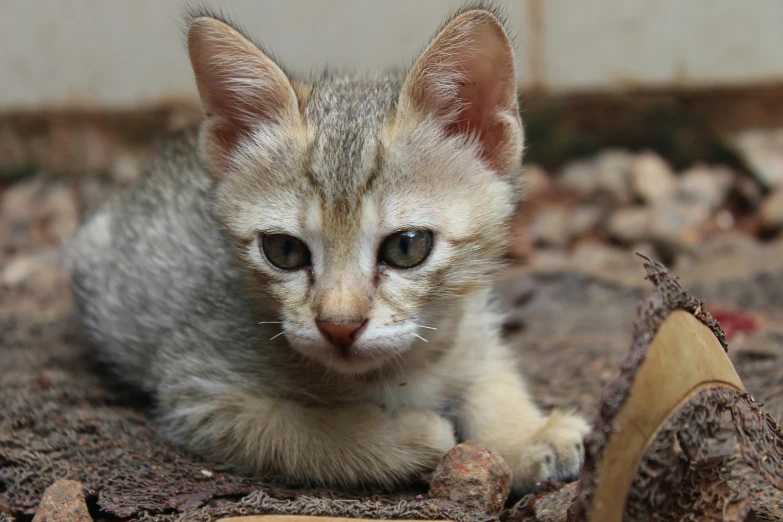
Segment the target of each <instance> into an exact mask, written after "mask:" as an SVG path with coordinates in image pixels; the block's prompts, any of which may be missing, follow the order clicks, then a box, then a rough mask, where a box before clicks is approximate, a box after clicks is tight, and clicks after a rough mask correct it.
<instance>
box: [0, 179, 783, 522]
mask: <svg viewBox="0 0 783 522" xmlns="http://www.w3.org/2000/svg"><path fill="white" fill-rule="evenodd" d="M125 182H126V181H123V180H117V179H114V180H107V179H106V178H105V177H101V176H82V177H80V178H73V179H69V180H65V179H63V178H60V177H54V176H52V175H51V172H50V171H45V172H42V173H40V174H39V175H38V176H36V177H34V178H25V179H23V180H20V181H16V182H14V183H12V184H9V185H7V186H6V187H5V188H0V198H2V205H0V285H2V287H0V368H3V369H5V371H3V372H0V512H5V513H7V514H9V515H13V516H14V517H16V518H17V519H18V520H28V519H29V517H30V516H32V515H33V514H34V513H35V511H36V509H37V507H38V504H39V502H40V499H41V497H42V495H43V493H44V490H45V489H46V488H47V487H48V486H50V485H51V484H53V483H54V482H55V481H57V480H59V479H62V478H68V479H72V480H77V481H80V482H81V483H83V484H84V486H85V494H86V502H87V505H88V506H89V508H90V510H91V513H93V516H99V517H102V518H105V519H107V520H112V519H114V518H116V517H123V518H131V519H151V518H152V519H155V520H160V521H164V520H166V521H168V520H174V519H176V518H178V517H180V516H184V518H185V519H196V518H198V519H200V520H212V519H216V518H219V517H220V516H227V515H241V514H256V513H259V514H260V513H319V514H329V515H340V516H359V515H375V516H380V515H383V516H387V517H388V516H406V517H412V518H416V517H417V518H421V519H434V518H451V519H453V520H481V519H482V517H484V518H483V519H487V520H489V519H492V517H491V516H488V515H481V514H477V513H476V512H470V511H466V510H465V509H464V508H463V507H460V506H458V505H456V504H454V503H451V502H447V501H440V500H434V499H430V498H428V496H427V493H426V491H427V490H426V485H424V484H418V485H413V486H412V487H411V488H410V489H408V490H405V491H396V492H386V491H333V490H314V489H308V488H302V487H295V486H291V485H287V484H282V483H280V482H278V481H276V480H274V479H273V478H255V479H250V478H247V477H243V476H239V475H236V474H235V473H233V472H232V471H231V470H229V469H226V468H223V467H221V466H220V465H218V464H217V463H211V462H205V461H203V460H201V459H199V458H197V457H196V456H193V455H188V454H186V453H183V452H182V451H180V450H179V449H177V448H175V447H172V446H170V445H168V444H167V443H165V442H163V441H161V440H160V438H159V437H158V435H157V431H158V427H157V426H156V425H155V423H154V422H153V421H151V420H150V416H149V410H148V405H147V404H146V403H145V402H144V401H143V400H142V399H141V398H138V397H135V396H133V395H129V394H127V393H126V392H125V391H124V390H119V389H116V388H114V387H113V386H112V383H107V382H104V381H103V380H102V378H101V375H102V374H101V372H100V369H98V368H96V367H95V366H94V365H93V364H92V362H91V359H90V357H89V354H88V353H87V352H86V351H85V349H84V347H83V344H82V343H81V340H80V334H79V330H78V326H77V322H76V320H75V318H74V317H73V309H72V304H71V299H70V294H69V290H68V280H67V274H65V272H64V269H63V267H62V256H61V247H62V245H63V244H64V243H65V242H67V240H68V238H69V237H70V236H71V235H72V234H73V232H74V230H75V228H76V226H78V223H79V221H80V220H81V219H82V218H83V216H84V215H85V213H87V212H89V211H90V210H91V209H92V208H94V207H95V205H96V204H98V203H99V202H100V201H102V200H103V199H105V197H106V196H107V194H109V193H110V192H111V191H113V190H115V189H116V188H117V187H118V186H121V185H122V184H123V183H125ZM9 202H10V203H13V204H10V203H9ZM616 254H617V255H619V263H615V264H614V265H613V266H612V268H611V269H605V268H601V266H590V267H588V266H585V265H584V263H582V262H581V261H580V260H579V259H578V258H575V257H574V256H572V255H571V253H570V252H569V251H564V252H562V253H561V254H559V257H558V259H559V261H558V262H557V263H555V262H545V261H546V259H545V258H543V257H542V258H540V259H539V261H537V262H533V261H530V262H524V263H517V264H514V265H513V266H511V267H510V268H509V269H508V271H507V272H506V273H505V275H504V278H503V280H502V281H501V282H500V284H499V285H498V289H499V291H498V299H499V301H500V306H501V308H502V309H503V310H505V311H506V312H507V317H506V319H505V322H504V331H505V334H506V337H507V340H508V342H509V344H510V345H511V346H513V347H514V349H515V350H516V352H517V353H518V354H519V364H520V366H521V367H522V368H523V369H524V372H525V374H526V376H527V380H528V384H529V386H530V389H531V391H532V394H533V395H534V397H535V399H536V400H537V401H539V403H540V404H542V405H543V406H544V407H545V408H555V407H578V408H579V409H580V410H582V411H583V412H584V413H585V414H586V415H587V416H588V417H590V418H594V417H595V415H596V411H597V405H598V404H599V400H600V398H601V396H602V393H603V391H604V388H605V387H606V385H607V383H608V382H610V380H612V379H614V378H615V377H616V376H617V374H618V371H619V367H620V364H621V362H622V361H623V360H624V358H625V357H626V355H627V354H628V351H629V348H630V346H631V340H632V339H631V333H632V325H633V322H634V319H635V317H636V311H637V305H638V303H639V301H640V299H641V298H642V297H643V296H644V295H645V294H646V293H647V292H648V291H649V290H650V286H649V285H648V283H646V282H645V281H644V279H643V276H644V271H643V270H642V266H641V260H640V259H638V258H637V257H635V256H634V255H633V253H632V251H631V250H630V249H627V248H623V249H619V250H617V252H616ZM678 273H679V274H680V275H681V276H682V278H681V281H682V284H683V285H684V286H685V287H686V288H687V289H688V290H689V291H691V292H692V293H693V294H694V295H695V296H697V297H699V298H701V299H703V300H705V301H706V302H707V305H708V307H709V308H710V309H711V310H712V309H714V310H716V311H717V312H716V314H715V315H716V317H719V318H721V319H720V320H721V321H724V322H725V323H726V325H727V328H726V330H727V332H730V334H731V338H730V342H729V355H730V357H731V359H732V361H733V363H734V365H735V367H736V369H737V372H738V374H739V375H740V377H741V378H742V380H743V382H744V383H745V386H746V388H747V389H748V391H750V392H751V393H752V394H753V395H754V396H755V397H756V399H757V400H758V401H760V402H764V403H766V406H765V408H766V410H767V411H769V412H770V413H771V414H772V415H774V416H776V417H777V418H778V419H783V393H781V390H782V389H783V238H781V237H779V236H777V237H772V238H766V239H765V241H763V242H754V243H752V245H751V246H750V247H749V248H739V249H735V248H730V249H727V250H726V251H721V252H720V253H716V254H715V255H712V256H710V257H709V259H701V260H699V262H698V263H693V264H692V265H690V266H687V265H685V264H684V265H683V266H682V268H681V269H678ZM733 466H734V469H735V470H736V472H737V473H739V474H740V475H741V476H743V477H744V478H745V479H746V480H747V482H748V485H749V488H750V491H751V499H752V506H753V510H754V512H755V514H756V516H757V517H758V519H759V520H778V519H780V518H781V517H783V510H782V509H781V508H779V507H778V506H779V505H783V496H781V495H780V493H779V492H777V491H776V490H774V489H773V488H771V487H769V485H768V484H767V482H766V481H764V480H763V479H762V478H761V477H760V476H758V474H756V472H754V471H753V470H751V469H750V468H749V467H747V466H745V465H743V464H742V463H741V461H739V460H737V461H736V463H735V464H733ZM572 495H573V486H565V485H563V484H543V485H542V486H541V490H540V491H538V492H537V493H536V494H534V495H530V496H528V497H526V498H524V499H512V500H511V501H510V503H509V504H508V505H507V510H506V511H504V512H503V514H502V515H501V518H503V519H508V520H540V521H543V520H564V518H562V517H564V516H565V512H564V511H563V506H564V505H567V504H568V503H569V502H570V500H569V499H570V498H571V496H572ZM0 516H6V515H0Z"/></svg>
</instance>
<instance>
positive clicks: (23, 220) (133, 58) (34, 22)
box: [0, 0, 783, 285]
mask: <svg viewBox="0 0 783 522" xmlns="http://www.w3.org/2000/svg"><path fill="white" fill-rule="evenodd" d="M461 3H462V2H459V1H451V0H428V1H427V2H421V1H418V0H397V1H394V2H391V1H386V2H382V1H365V0H288V1H285V2H282V1H263V0H225V1H217V0H209V1H204V2H200V4H203V5H206V6H209V7H212V8H217V9H219V10H222V11H223V12H225V13H226V14H228V15H229V16H230V17H232V18H233V19H234V20H236V21H238V22H239V23H240V24H241V25H242V26H243V27H244V28H245V29H246V31H247V32H248V33H249V34H250V35H252V36H253V37H254V38H256V39H257V40H258V41H260V42H262V43H263V44H264V45H265V46H267V48H269V49H271V50H272V51H273V52H274V54H275V55H276V56H277V57H278V59H280V60H281V61H282V62H283V63H284V64H285V65H286V66H287V68H288V69H290V70H293V71H295V72H296V71H299V72H308V71H312V70H321V69H323V68H324V67H325V66H327V65H328V66H329V68H330V69H333V70H345V71H349V72H358V73H362V72H373V71H379V70H382V69H383V68H385V67H389V66H395V65H396V66H400V65H402V66H405V65H406V64H409V63H410V62H411V61H412V60H413V59H414V58H415V57H416V56H417V53H418V52H419V51H420V49H421V48H422V46H423V45H424V44H425V43H426V41H427V39H428V38H430V36H431V35H432V34H433V32H434V30H435V29H436V28H437V27H438V25H439V24H440V23H441V22H442V21H443V19H444V18H445V17H446V16H447V15H448V13H449V12H450V11H452V10H454V9H456V8H458V7H459V6H460V5H461ZM498 3H499V4H500V5H501V6H502V7H503V8H504V9H505V11H506V13H507V16H508V25H509V27H510V28H511V30H512V32H513V33H514V36H515V38H516V45H517V67H518V72H519V86H520V99H521V101H522V112H523V118H524V120H525V123H526V128H527V135H528V148H527V156H526V166H527V171H528V189H529V202H528V204H527V205H525V206H524V207H522V209H521V210H520V213H519V216H518V219H517V223H516V229H515V239H514V241H513V243H512V244H511V247H510V255H511V257H513V258H514V259H516V260H518V261H519V262H521V263H522V264H524V265H526V266H531V267H536V266H540V267H547V268H550V269H551V268H552V267H568V266H573V265H574V264H575V263H576V264H578V265H579V266H581V267H582V268H585V269H590V270H597V271H607V270H608V271H615V270H618V269H619V268H622V267H626V266H628V265H629V264H630V265H632V266H634V267H635V268H638V263H634V262H633V260H632V258H631V257H629V256H630V253H631V252H632V251H634V250H641V251H643V252H645V253H648V254H650V255H652V256H654V257H656V258H658V259H661V260H663V261H664V262H666V263H668V264H669V265H671V266H674V267H676V268H681V269H682V268H684V267H687V266H694V265H696V266H699V265H700V263H704V262H706V261H708V260H713V259H714V258H715V256H717V255H723V254H724V253H726V254H727V255H732V254H733V253H736V252H748V251H749V252H753V253H757V255H756V257H765V256H766V257H769V255H770V254H769V252H767V251H763V250H756V249H764V248H771V247H770V245H778V244H780V243H781V229H783V130H778V129H783V31H781V30H780V27H781V22H783V2H780V1H779V0H752V1H749V2H736V1H734V0H689V1H688V2H682V1H680V0H659V1H656V2H649V1H645V0H593V1H592V2H582V1H580V0H546V1H544V0H515V1H506V2H503V1H500V2H498ZM185 6H186V4H185V2H181V1H179V0H115V1H112V2H105V1H101V0H69V1H68V2H62V1H60V0H36V1H35V2H30V1H29V0H4V1H3V2H0V24H2V31H0V191H2V193H1V194H2V198H3V199H2V210H1V212H2V214H1V215H0V227H2V228H0V232H4V234H3V235H2V237H3V239H2V241H3V242H4V250H3V252H4V254H3V255H4V257H6V260H5V261H6V263H4V265H5V267H6V268H5V269H4V270H3V272H2V273H0V283H3V284H6V285H13V284H18V283H21V282H24V281H27V280H28V278H29V277H30V275H31V274H33V273H36V272H35V271H36V268H35V267H36V266H42V267H46V266H49V263H50V262H52V260H54V259H56V258H57V256H56V255H55V254H54V253H53V252H54V251H55V250H56V247H57V246H58V245H59V244H60V243H61V242H62V240H64V239H66V238H67V237H69V236H70V235H71V234H72V233H73V231H74V230H75V228H76V227H77V226H78V223H79V222H80V220H81V219H82V217H83V216H84V215H85V214H86V213H88V212H89V211H90V210H91V209H92V208H94V207H95V205H97V204H100V202H101V201H103V200H104V199H105V198H106V197H107V195H108V194H109V193H111V192H112V191H113V190H115V189H116V188H117V187H120V186H123V185H126V184H128V183H130V182H132V181H133V180H134V179H136V178H138V177H139V176H140V175H141V174H142V173H143V170H144V166H145V164H146V161H147V160H148V158H149V157H150V155H151V154H152V153H153V152H154V151H155V149H156V147H157V146H158V144H159V143H160V140H161V139H162V137H163V136H164V135H165V134H166V133H167V132H168V131H170V130H172V129H177V128H181V127H184V126H187V125H191V124H193V123H195V122H198V121H199V119H200V118H201V117H202V114H201V110H200V108H199V106H198V101H197V98H196V91H195V87H194V84H193V79H192V74H191V71H190V67H189V63H188V59H187V54H186V49H185V45H184V38H183V36H182V13H183V10H184V8H185ZM31 230H32V231H33V232H34V234H32V235H31V234H30V233H29V232H30V231H31ZM36 234H37V235H36ZM42 242H43V243H42ZM45 245H48V246H45ZM763 252H766V253H763ZM36 256H37V257H36ZM742 259H744V257H743V258H742ZM743 263H744V261H736V260H735V261H732V262H729V263H728V264H729V265H732V266H741V265H742V264H743ZM618 267H619V268H618Z"/></svg>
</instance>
